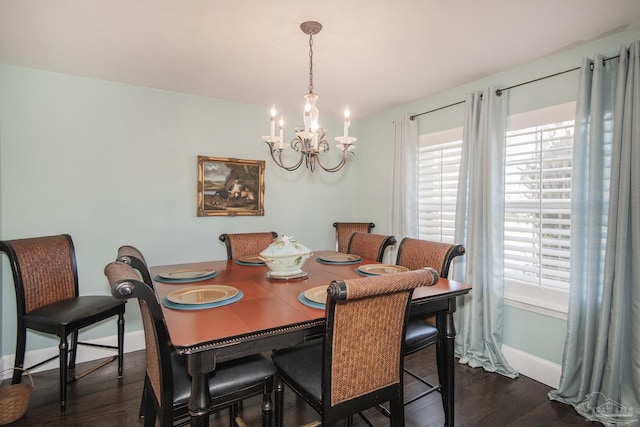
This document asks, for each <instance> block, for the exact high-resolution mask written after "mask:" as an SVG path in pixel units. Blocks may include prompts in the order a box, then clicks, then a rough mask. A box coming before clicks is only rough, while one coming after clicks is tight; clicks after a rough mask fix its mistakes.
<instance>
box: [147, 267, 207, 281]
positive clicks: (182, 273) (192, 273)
mask: <svg viewBox="0 0 640 427" xmlns="http://www.w3.org/2000/svg"><path fill="white" fill-rule="evenodd" d="M215 272H216V271H215V270H204V269H197V268H182V269H179V270H172V271H169V272H166V273H160V274H158V276H160V277H162V278H163V279H174V280H175V279H198V278H200V277H204V276H210V275H211V274H214V273H215Z"/></svg>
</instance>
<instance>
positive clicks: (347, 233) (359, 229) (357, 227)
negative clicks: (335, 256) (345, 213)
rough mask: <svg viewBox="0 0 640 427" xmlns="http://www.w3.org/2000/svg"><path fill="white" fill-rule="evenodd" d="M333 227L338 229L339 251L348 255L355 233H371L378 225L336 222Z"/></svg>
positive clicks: (337, 246) (337, 243) (337, 247)
mask: <svg viewBox="0 0 640 427" xmlns="http://www.w3.org/2000/svg"><path fill="white" fill-rule="evenodd" d="M333 226H334V227H335V229H336V249H337V251H338V252H342V253H347V249H348V248H349V240H351V235H352V234H353V233H371V229H372V228H373V227H375V226H376V225H375V224H374V223H373V222H334V223H333Z"/></svg>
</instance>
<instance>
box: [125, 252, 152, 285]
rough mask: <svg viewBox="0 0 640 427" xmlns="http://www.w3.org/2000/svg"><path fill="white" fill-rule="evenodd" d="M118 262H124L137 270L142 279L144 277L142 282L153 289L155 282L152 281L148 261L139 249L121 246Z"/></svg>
mask: <svg viewBox="0 0 640 427" xmlns="http://www.w3.org/2000/svg"><path fill="white" fill-rule="evenodd" d="M116 261H120V262H123V263H125V264H127V265H130V266H131V267H133V268H134V269H136V270H137V271H138V273H139V274H140V277H142V281H143V282H144V283H146V284H147V285H149V286H151V287H152V288H153V280H151V273H150V272H149V266H148V265H147V261H146V260H145V259H144V256H143V255H142V252H140V251H139V250H138V249H137V248H135V247H134V246H129V245H125V246H120V248H118V257H117V258H116Z"/></svg>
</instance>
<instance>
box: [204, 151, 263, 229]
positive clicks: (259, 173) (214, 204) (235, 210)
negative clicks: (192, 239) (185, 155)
mask: <svg viewBox="0 0 640 427" xmlns="http://www.w3.org/2000/svg"><path fill="white" fill-rule="evenodd" d="M240 215H258V216H259V215H264V160H243V159H229V158H223V157H207V156H198V216H240Z"/></svg>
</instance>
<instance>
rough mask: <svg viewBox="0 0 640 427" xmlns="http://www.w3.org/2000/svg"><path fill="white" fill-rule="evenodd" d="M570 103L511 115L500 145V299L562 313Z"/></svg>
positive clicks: (566, 288)
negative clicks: (502, 174) (502, 230)
mask: <svg viewBox="0 0 640 427" xmlns="http://www.w3.org/2000/svg"><path fill="white" fill-rule="evenodd" d="M574 116H575V103H568V104H562V105H557V106H553V107H549V108H544V109H541V110H536V111H531V112H527V113H522V114H518V115H513V116H510V117H509V119H508V130H507V140H506V147H505V224H504V226H505V239H504V252H505V261H504V265H505V267H504V280H505V298H508V299H511V300H513V301H516V302H519V303H524V304H531V305H535V306H540V307H546V308H548V309H551V310H554V311H560V312H566V307H567V304H568V291H569V256H570V248H571V245H570V237H571V234H570V227H571V162H572V160H571V159H572V154H573V124H574Z"/></svg>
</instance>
